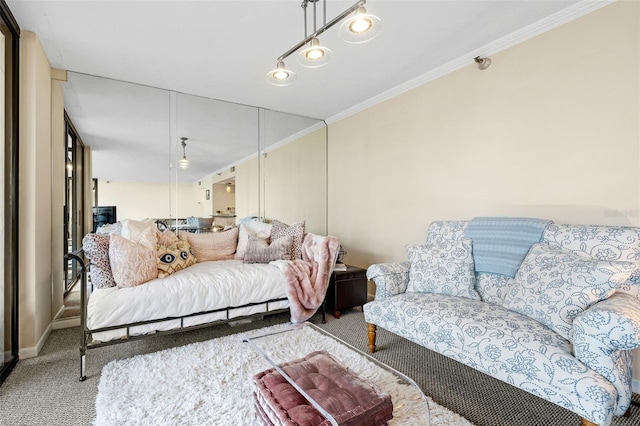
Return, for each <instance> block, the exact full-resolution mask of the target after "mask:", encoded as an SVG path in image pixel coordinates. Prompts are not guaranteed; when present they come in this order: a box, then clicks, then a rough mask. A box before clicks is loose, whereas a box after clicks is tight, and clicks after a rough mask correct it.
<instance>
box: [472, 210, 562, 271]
mask: <svg viewBox="0 0 640 426" xmlns="http://www.w3.org/2000/svg"><path fill="white" fill-rule="evenodd" d="M549 223H551V222H550V221H548V220H544V219H529V218H522V217H477V218H474V219H472V220H471V221H470V222H469V225H468V226H467V229H466V231H465V237H467V238H471V240H472V242H473V260H474V262H475V269H476V272H486V273H489V274H500V275H508V276H510V277H515V276H516V272H517V271H518V268H519V267H520V264H521V263H522V261H523V260H524V258H525V256H526V255H527V252H528V251H529V249H530V248H531V246H532V245H533V244H534V243H537V242H540V240H541V238H542V233H543V232H544V230H545V228H546V227H547V225H548V224H549Z"/></svg>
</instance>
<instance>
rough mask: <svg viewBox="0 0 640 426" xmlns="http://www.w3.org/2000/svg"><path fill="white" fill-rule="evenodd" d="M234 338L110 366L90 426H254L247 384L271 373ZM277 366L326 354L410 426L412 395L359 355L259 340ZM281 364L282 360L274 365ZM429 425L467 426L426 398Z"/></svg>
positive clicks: (304, 342)
mask: <svg viewBox="0 0 640 426" xmlns="http://www.w3.org/2000/svg"><path fill="white" fill-rule="evenodd" d="M286 326H287V325H286V324H282V325H276V326H272V327H267V328H263V329H260V330H254V331H253V332H248V333H246V335H249V336H251V335H254V334H261V333H264V332H265V331H275V330H277V329H279V328H283V327H286ZM241 337H242V335H241V334H235V335H231V336H226V337H221V338H218V339H212V340H209V341H206V342H199V343H193V344H190V345H186V346H182V347H176V348H171V349H166V350H163V351H160V352H156V353H152V354H147V355H138V356H134V357H132V358H128V359H124V360H117V361H112V362H110V363H108V364H107V365H105V366H104V368H103V369H102V376H101V377H100V383H99V385H98V396H97V397H96V419H95V422H94V424H95V425H96V426H107V425H110V426H111V425H113V426H115V425H118V426H121V425H137V426H142V425H153V426H159V425H163V426H164V425H167V426H168V425H197V426H204V425H229V426H238V425H254V424H258V423H257V420H256V417H255V411H254V406H253V396H252V387H251V378H252V377H253V375H254V374H256V373H258V372H261V371H263V370H266V369H269V368H271V365H270V364H269V363H268V362H267V361H265V360H264V359H263V357H262V356H261V355H260V354H258V353H257V352H256V351H255V350H254V349H253V348H252V347H251V346H250V345H249V344H248V343H245V342H242V339H241ZM258 344H259V347H260V348H261V349H262V350H264V351H265V352H267V353H268V354H269V355H270V356H271V357H272V358H273V359H274V360H275V361H276V362H282V361H283V360H285V359H286V358H287V357H288V360H293V359H297V358H302V357H304V356H305V355H307V354H308V353H309V352H313V351H316V350H326V351H328V352H329V353H331V354H333V355H334V356H335V357H336V358H338V359H339V360H340V361H342V362H343V363H344V364H345V365H347V367H349V368H350V369H351V370H353V371H354V372H355V373H356V374H358V375H360V377H363V378H366V379H369V380H372V381H374V382H375V383H376V384H377V386H378V387H379V388H380V389H381V390H382V391H384V392H387V393H389V394H390V395H391V400H392V402H393V406H394V410H393V417H394V418H393V420H392V421H391V422H390V423H389V424H390V425H412V426H414V425H417V424H421V423H417V422H416V413H415V412H413V413H412V410H414V409H415V408H414V406H415V405H420V404H419V402H418V403H417V404H415V403H414V404H412V403H411V401H420V394H419V393H418V392H417V391H416V390H415V388H413V387H410V386H406V385H399V384H398V383H397V380H396V379H395V377H394V376H393V375H392V374H391V373H389V372H387V371H385V370H383V369H381V368H380V367H378V366H376V365H375V364H374V363H372V362H371V361H369V360H367V359H366V358H365V357H363V356H362V355H360V354H358V353H357V352H354V351H352V350H349V349H346V348H345V346H343V345H341V344H339V343H337V342H336V341H335V340H333V339H332V338H330V337H327V336H324V335H322V334H320V333H318V332H316V331H314V330H312V329H309V328H307V329H305V330H303V331H300V332H296V333H293V334H291V333H285V334H282V335H277V336H270V337H269V338H266V339H260V340H258ZM279 357H282V358H281V359H278V358H279ZM428 401H429V413H430V417H431V425H433V426H454V425H455V426H473V425H472V424H471V423H470V422H469V421H468V420H466V419H464V418H463V417H461V416H460V415H458V414H456V413H453V412H452V411H450V410H448V409H446V408H444V407H442V406H440V405H437V404H436V403H435V402H433V401H432V400H431V399H430V398H428Z"/></svg>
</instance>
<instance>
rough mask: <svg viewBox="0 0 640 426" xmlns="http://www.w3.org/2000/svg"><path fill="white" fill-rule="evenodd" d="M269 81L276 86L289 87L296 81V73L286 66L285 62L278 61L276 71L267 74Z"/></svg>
mask: <svg viewBox="0 0 640 426" xmlns="http://www.w3.org/2000/svg"><path fill="white" fill-rule="evenodd" d="M267 81H268V82H269V83H271V84H273V85H274V86H288V85H290V84H291V83H293V82H294V81H296V73H295V72H293V71H291V70H288V69H286V68H285V66H284V61H278V63H277V65H276V69H274V70H271V71H269V72H268V73H267Z"/></svg>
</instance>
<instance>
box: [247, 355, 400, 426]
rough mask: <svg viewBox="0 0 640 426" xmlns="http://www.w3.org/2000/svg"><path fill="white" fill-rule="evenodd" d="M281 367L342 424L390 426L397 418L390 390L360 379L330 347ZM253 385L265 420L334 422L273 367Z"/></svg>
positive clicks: (319, 424) (257, 406) (258, 377)
mask: <svg viewBox="0 0 640 426" xmlns="http://www.w3.org/2000/svg"><path fill="white" fill-rule="evenodd" d="M280 368H282V370H283V371H284V372H285V373H286V374H287V375H288V376H289V377H290V378H291V379H292V380H294V381H295V383H296V384H297V385H298V386H299V387H300V388H301V389H302V390H303V391H304V392H306V393H307V394H308V395H309V396H310V397H312V398H313V399H314V400H315V402H316V403H318V405H320V406H321V407H323V408H324V409H325V410H326V411H327V412H328V413H329V414H331V416H332V417H333V418H334V419H335V421H336V422H337V423H338V424H340V425H351V426H355V425H371V426H376V425H386V424H387V422H388V421H389V420H391V419H392V418H393V403H392V401H391V397H390V396H389V394H387V393H384V392H382V391H381V390H380V389H378V387H377V386H375V385H374V384H373V383H371V382H369V381H368V380H365V379H362V378H360V377H358V376H357V375H356V374H355V373H354V372H353V371H351V370H349V369H348V368H347V367H346V366H345V365H344V364H342V363H341V362H340V361H338V360H337V359H335V358H334V357H333V356H332V355H331V354H329V353H328V352H326V351H315V352H311V353H310V354H309V355H307V356H305V357H304V358H302V359H298V360H294V361H291V362H287V363H285V364H281V365H280ZM253 384H254V389H255V390H254V397H255V402H256V408H257V411H258V414H259V416H260V419H261V420H262V421H263V422H264V423H263V424H269V425H271V424H275V425H282V426H284V425H301V426H302V425H318V426H328V425H330V424H331V423H330V422H329V420H327V419H325V418H324V417H323V416H322V415H321V414H320V412H319V411H317V410H316V409H315V408H314V407H313V406H311V404H310V403H309V401H307V399H306V398H305V397H303V396H302V394H301V393H300V392H298V391H297V390H296V389H295V388H294V387H293V386H292V385H291V384H289V382H288V381H286V379H285V378H284V377H283V376H282V375H281V374H280V373H279V372H277V371H276V370H275V369H274V368H271V369H269V370H266V371H263V372H261V373H258V374H256V375H255V376H254V377H253Z"/></svg>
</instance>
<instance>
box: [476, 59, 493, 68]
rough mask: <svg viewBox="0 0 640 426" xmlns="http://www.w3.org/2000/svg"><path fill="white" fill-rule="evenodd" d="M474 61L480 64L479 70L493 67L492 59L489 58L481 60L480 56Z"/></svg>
mask: <svg viewBox="0 0 640 426" xmlns="http://www.w3.org/2000/svg"><path fill="white" fill-rule="evenodd" d="M474 61H476V64H478V69H479V70H486V69H487V68H489V65H491V59H489V58H481V57H480V56H476V57H475V58H474Z"/></svg>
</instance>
